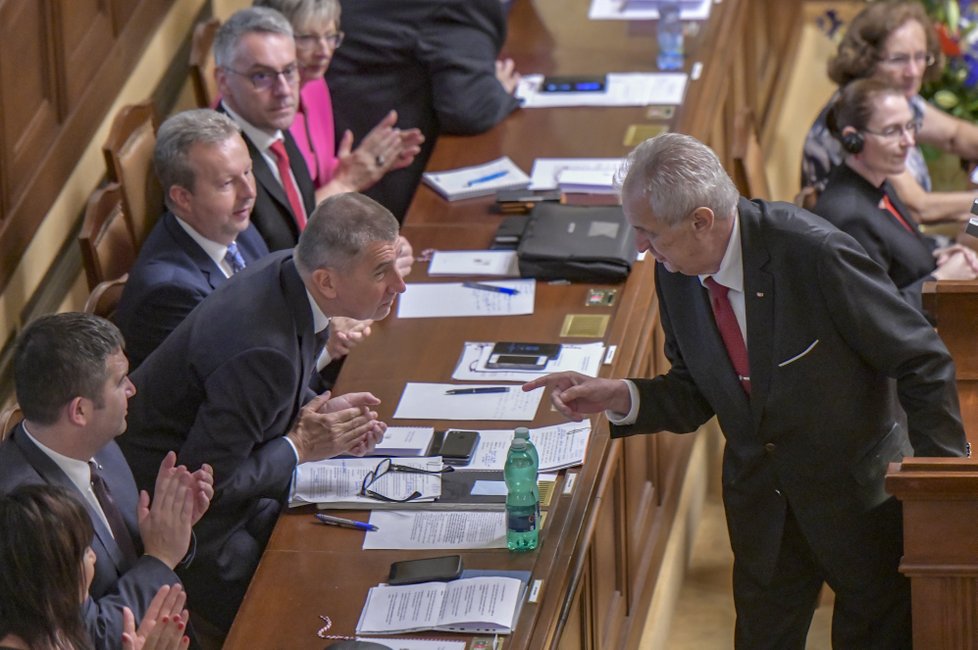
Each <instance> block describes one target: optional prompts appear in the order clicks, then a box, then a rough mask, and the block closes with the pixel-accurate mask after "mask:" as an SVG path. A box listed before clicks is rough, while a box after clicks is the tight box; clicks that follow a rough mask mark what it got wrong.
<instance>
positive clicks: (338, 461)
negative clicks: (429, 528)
mask: <svg viewBox="0 0 978 650" xmlns="http://www.w3.org/2000/svg"><path fill="white" fill-rule="evenodd" d="M391 461H392V462H393V463H395V464H398V465H407V466H409V467H418V468H421V469H425V470H428V471H436V470H438V469H440V468H441V467H442V466H443V464H442V459H441V456H428V457H422V458H392V459H391ZM378 462H380V461H379V460H378V459H377V458H329V459H326V460H320V461H316V462H312V463H302V464H301V465H299V466H297V467H296V468H295V480H294V481H293V487H292V497H291V499H290V500H289V505H291V506H296V505H302V504H304V503H344V504H350V503H354V504H359V503H362V504H363V505H364V508H369V507H371V506H372V505H374V504H376V503H377V500H376V499H372V498H370V497H365V496H358V495H357V492H359V491H360V486H361V484H362V483H363V478H364V477H365V476H366V475H367V473H368V472H370V471H372V470H373V469H374V468H375V467H377V463H378ZM370 489H371V490H374V491H375V492H378V493H380V494H383V495H384V496H388V497H392V498H404V497H406V496H408V495H409V494H411V493H412V492H414V491H415V490H417V491H418V492H420V493H421V494H422V495H423V497H422V498H421V499H417V501H433V500H434V499H435V498H436V497H439V496H441V475H440V474H414V473H408V472H387V473H386V474H384V475H383V476H381V477H380V478H379V479H377V481H376V482H375V483H373V484H372V485H371V486H370Z"/></svg>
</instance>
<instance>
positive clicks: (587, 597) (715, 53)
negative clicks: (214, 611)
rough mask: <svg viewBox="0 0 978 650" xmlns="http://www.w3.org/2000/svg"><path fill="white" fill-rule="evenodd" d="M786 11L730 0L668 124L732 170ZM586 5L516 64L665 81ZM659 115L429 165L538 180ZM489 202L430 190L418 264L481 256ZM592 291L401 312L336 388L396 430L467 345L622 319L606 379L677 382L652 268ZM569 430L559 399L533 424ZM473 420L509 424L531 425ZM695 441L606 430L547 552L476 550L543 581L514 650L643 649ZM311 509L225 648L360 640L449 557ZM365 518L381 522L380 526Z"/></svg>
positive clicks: (456, 145)
mask: <svg viewBox="0 0 978 650" xmlns="http://www.w3.org/2000/svg"><path fill="white" fill-rule="evenodd" d="M773 4H775V3H768V2H764V1H763V0H724V2H723V3H722V4H719V5H714V6H713V13H712V15H711V17H710V19H709V21H708V22H707V23H706V24H705V25H704V26H703V28H702V29H701V30H700V31H699V33H698V34H697V35H696V36H691V37H690V38H689V39H688V41H687V45H688V46H687V52H688V64H689V65H692V63H693V62H695V61H700V62H702V63H703V73H702V76H701V77H700V79H699V80H698V81H692V82H691V83H690V87H689V90H688V92H687V100H686V102H685V104H684V106H683V107H681V108H680V109H679V110H678V111H677V112H676V116H675V117H674V118H673V120H672V121H671V124H670V126H671V128H673V129H674V130H683V131H686V132H690V133H693V134H694V135H696V136H698V137H700V138H701V139H702V140H704V141H705V142H707V143H709V144H711V146H713V147H714V148H715V149H717V151H718V153H719V154H720V155H721V159H722V160H726V161H728V162H729V160H728V158H727V157H726V153H725V152H726V151H728V150H729V144H728V143H727V142H726V138H727V137H728V134H730V133H732V125H733V117H734V113H735V110H736V108H737V107H739V106H742V105H745V104H746V105H749V106H750V107H751V108H752V109H753V110H754V113H755V115H760V116H764V115H767V114H768V112H769V111H770V110H772V106H774V104H775V102H774V98H775V97H777V94H778V93H777V92H776V83H775V81H774V80H775V79H776V78H777V74H775V72H777V66H776V65H775V64H776V63H777V62H784V61H787V60H788V59H790V56H791V55H792V52H791V50H790V47H789V46H790V45H791V44H792V43H794V42H795V41H794V40H792V36H793V34H794V33H795V30H796V29H797V27H798V26H800V21H799V17H800V0H781V1H780V2H778V3H776V5H777V6H776V7H772V5H773ZM587 5H588V3H587V2H584V1H582V0H578V1H576V2H573V3H571V2H568V1H567V0H538V1H537V2H531V1H529V0H517V2H516V4H515V6H514V8H513V10H512V14H511V16H510V24H511V32H510V40H509V41H508V44H507V52H506V53H507V54H508V55H510V56H513V57H514V58H515V59H516V62H517V66H518V67H519V69H521V70H523V71H526V72H531V71H532V72H536V71H540V72H545V73H554V74H559V73H564V74H569V73H593V72H607V71H618V70H651V69H652V65H653V61H654V60H655V51H654V50H655V46H654V37H653V34H654V24H653V23H641V24H628V23H623V22H589V21H588V20H587V18H586V15H587ZM758 21H760V22H761V23H762V24H761V25H760V26H759V25H758ZM796 23H797V24H796ZM759 52H760V53H763V56H760V55H759ZM772 66H773V67H772ZM772 70H773V71H774V72H772ZM645 116H646V110H645V109H643V108H615V109H590V108H573V109H554V110H523V111H518V112H517V113H515V114H514V115H512V116H510V117H509V118H507V120H505V121H504V122H503V123H502V124H500V125H499V126H498V127H496V128H495V129H493V130H492V131H491V132H489V133H486V134H483V135H480V136H474V137H468V138H458V137H443V138H440V140H439V142H438V145H437V147H436V148H435V151H434V154H433V156H432V158H431V161H430V162H429V169H431V170H441V169H449V168H453V167H458V166H462V165H470V164H475V163H479V162H484V161H485V160H488V159H491V158H495V157H498V156H501V155H509V156H510V157H511V158H512V159H513V160H514V161H516V163H517V164H518V165H520V166H521V167H523V168H524V169H527V170H529V169H530V166H531V164H532V161H533V159H534V158H536V157H544V156H548V157H549V156H609V157H610V156H624V155H625V154H627V152H628V150H629V149H630V147H628V146H626V145H625V144H624V142H623V139H624V135H625V131H626V130H627V127H628V125H630V124H634V123H647V122H649V121H650V120H649V119H647V118H646V117H645ZM728 118H729V119H728ZM728 126H729V127H730V128H728ZM491 207H492V202H491V200H490V199H481V200H480V199H477V200H469V201H460V202H456V203H451V204H450V203H446V202H444V201H443V200H442V199H440V198H439V197H438V196H437V195H436V194H435V193H434V192H432V191H431V190H429V189H428V188H427V187H424V186H422V187H421V188H419V190H418V192H417V194H416V196H415V199H414V202H413V203H412V206H411V209H410V210H409V213H408V217H407V220H406V223H407V226H406V227H405V229H404V233H405V234H406V235H407V236H408V237H409V238H410V240H411V241H412V243H413V244H414V246H415V250H416V251H419V252H420V251H421V250H423V249H425V248H429V247H431V248H436V249H437V248H442V249H447V248H482V247H485V246H486V245H487V244H488V242H489V241H490V239H491V236H492V233H493V232H494V231H495V228H496V226H497V225H498V223H499V221H500V219H501V216H500V215H497V214H494V213H493V212H492V210H491ZM424 272H425V265H424V264H419V265H418V266H416V270H415V271H414V272H413V273H412V275H411V276H410V277H409V278H408V279H409V281H411V282H418V281H425V278H424ZM588 286H592V285H584V284H580V285H548V284H538V286H537V297H536V307H535V312H534V314H532V315H529V316H516V317H507V318H450V319H439V320H433V319H409V320H399V319H397V318H394V317H390V318H388V319H386V320H385V321H383V322H380V323H378V324H377V325H376V326H375V331H374V333H373V335H372V336H371V337H370V338H369V339H368V340H367V341H366V342H364V343H363V344H361V345H360V346H359V347H358V348H357V349H356V350H354V352H353V353H352V354H351V355H350V358H349V359H348V360H347V362H346V364H345V367H344V369H343V371H342V373H341V375H340V378H339V382H338V384H337V392H340V393H342V392H348V391H357V390H369V391H371V392H372V393H374V394H375V395H377V396H378V397H379V398H380V399H381V400H383V404H382V405H381V407H380V408H379V409H378V411H379V413H380V415H381V417H382V418H384V419H385V420H386V421H390V419H389V418H390V415H391V414H392V412H393V410H394V408H395V407H396V404H397V400H398V399H399V397H400V394H401V391H402V390H403V387H404V384H405V382H406V381H408V380H411V381H446V380H447V379H448V378H449V377H450V376H451V372H452V369H453V368H454V364H455V362H456V360H457V357H458V354H459V351H460V350H461V349H462V343H463V342H464V341H467V340H475V341H478V340H506V339H514V340H520V339H536V340H541V341H559V340H561V339H559V331H560V325H561V323H562V322H563V318H564V316H565V315H566V314H568V313H608V314H609V315H610V316H611V324H610V327H609V329H608V331H607V332H606V334H605V336H604V342H605V343H606V344H607V345H615V346H617V352H616V354H615V358H614V362H613V363H612V364H609V365H605V366H603V367H602V370H601V374H602V376H608V377H611V376H615V377H622V376H639V377H641V376H651V375H654V374H657V373H659V372H662V371H663V370H665V369H666V367H667V363H666V361H665V359H664V358H663V356H662V352H661V349H662V336H661V328H660V326H659V321H658V309H657V303H656V296H655V293H654V288H653V282H652V265H651V264H650V263H649V262H643V263H639V264H637V265H636V266H635V269H634V270H633V272H632V274H631V275H630V277H629V278H628V280H627V281H626V282H625V283H623V284H622V285H618V287H619V289H620V291H619V295H618V300H617V302H616V304H615V305H614V306H613V307H610V308H585V306H584V296H585V293H586V290H587V288H588ZM558 421H560V418H559V417H558V416H557V414H556V413H555V412H554V411H552V410H551V409H550V408H549V406H548V402H544V406H542V407H541V408H540V410H539V412H538V414H537V418H536V420H535V421H534V425H543V424H549V423H555V422H558ZM396 423H397V424H399V425H400V424H414V422H411V421H400V420H399V421H397V422H396ZM425 424H428V425H431V424H433V425H434V426H435V427H445V426H448V425H450V424H453V423H449V422H438V421H435V422H431V421H427V422H425ZM471 424H472V426H473V427H475V426H479V425H482V424H485V425H487V426H492V427H496V428H503V427H513V426H517V425H519V424H521V423H517V422H509V423H507V422H496V423H479V422H473V423H471ZM694 443H695V436H694V435H685V436H677V435H672V434H668V433H663V434H659V435H655V436H635V437H632V438H628V439H625V440H619V441H611V440H610V438H609V437H608V430H607V425H606V423H605V422H604V420H603V418H596V422H595V428H594V432H593V434H592V438H591V442H590V445H589V448H588V452H587V461H586V463H585V464H584V465H583V466H582V467H580V468H575V469H574V470H572V473H573V474H574V487H573V489H572V490H570V491H569V492H568V493H567V494H564V493H563V492H562V491H560V490H558V496H556V497H555V499H554V501H553V502H552V504H551V507H550V510H549V513H548V517H547V521H546V525H545V526H544V528H543V530H542V535H541V544H540V547H539V548H538V549H537V550H536V551H534V552H532V553H527V554H511V553H508V552H507V551H505V550H498V551H480V552H467V553H465V562H466V566H468V567H470V568H521V569H528V570H531V571H532V575H533V579H534V580H542V581H543V588H542V591H541V596H540V598H539V600H538V601H537V602H536V603H529V604H526V605H525V606H524V607H523V609H522V610H521V613H520V617H519V620H518V622H517V626H516V629H515V631H514V633H513V634H512V635H511V636H510V637H509V638H508V640H507V646H506V647H507V650H515V649H532V650H537V649H540V648H561V649H574V648H618V647H629V648H635V647H637V644H638V642H639V639H640V636H641V633H642V626H643V623H644V621H645V616H646V613H647V611H648V607H649V604H650V602H651V600H652V596H653V594H654V593H655V592H656V587H657V585H658V583H659V577H660V573H661V572H662V569H663V558H664V556H665V553H666V542H667V541H668V540H669V536H670V532H671V531H672V530H673V527H674V526H675V525H681V524H682V525H684V524H683V522H682V518H683V516H685V513H684V512H683V511H682V510H681V509H680V496H681V494H680V492H681V491H680V487H681V486H682V484H683V480H684V478H685V476H686V473H687V470H688V468H689V464H690V458H691V454H692V450H693V447H694ZM310 513H311V510H310V509H309V508H305V509H300V510H298V511H293V512H289V513H286V514H285V515H283V516H282V517H281V519H280V520H279V523H278V525H277V527H276V529H275V532H274V534H273V536H272V538H271V540H270V542H269V545H268V547H267V550H266V552H265V555H264V556H263V559H262V562H261V565H260V566H259V568H258V571H257V573H256V575H255V578H254V580H253V581H252V584H251V587H250V589H249V591H248V594H247V596H246V598H245V601H244V603H243V605H242V607H241V610H240V611H239V613H238V617H237V619H236V621H235V625H234V627H233V629H232V631H231V635H230V636H229V638H228V642H227V646H226V647H229V648H254V647H289V648H304V647H309V648H321V647H322V646H323V642H322V641H321V640H319V639H317V638H316V637H315V634H314V633H315V630H316V629H317V628H318V627H319V625H320V623H319V619H318V616H319V615H320V614H325V615H328V616H330V618H331V619H332V620H333V623H334V625H333V630H332V631H333V632H335V633H337V634H352V633H353V630H354V627H355V624H356V621H357V619H358V616H359V613H360V608H361V606H362V604H363V602H364V598H365V596H366V593H367V589H368V588H369V587H370V586H373V585H375V584H377V583H378V582H379V581H381V580H383V579H384V577H385V576H386V573H387V570H388V567H389V564H390V562H391V561H392V560H394V559H403V558H405V557H422V556H431V555H439V554H442V553H443V552H442V551H428V552H406V551H391V552H388V551H360V550H359V547H360V544H361V543H362V533H359V532H357V531H351V530H344V529H332V528H328V529H326V528H323V527H319V526H313V525H312V524H311V523H310V521H311V517H310ZM354 516H358V517H361V518H364V519H365V518H366V513H355V515H354ZM677 522H678V523H677ZM459 638H465V637H459Z"/></svg>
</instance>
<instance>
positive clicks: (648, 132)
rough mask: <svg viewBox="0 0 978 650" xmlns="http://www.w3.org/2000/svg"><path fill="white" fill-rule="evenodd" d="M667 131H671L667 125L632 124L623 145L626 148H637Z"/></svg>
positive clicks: (626, 132)
mask: <svg viewBox="0 0 978 650" xmlns="http://www.w3.org/2000/svg"><path fill="white" fill-rule="evenodd" d="M667 131H669V125H667V124H631V125H629V127H628V130H627V131H625V141H624V142H622V144H624V145H625V146H626V147H635V146H638V145H640V144H642V143H643V142H645V141H646V140H648V139H649V138H654V137H655V136H657V135H659V134H660V133H666V132H667Z"/></svg>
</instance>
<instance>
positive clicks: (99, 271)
mask: <svg viewBox="0 0 978 650" xmlns="http://www.w3.org/2000/svg"><path fill="white" fill-rule="evenodd" d="M78 245H79V246H81V252H82V264H83V266H84V267H85V275H86V276H87V278H88V288H89V290H90V291H94V290H95V287H96V286H98V284H99V283H100V282H104V281H106V280H109V279H111V278H118V277H119V276H121V275H122V274H124V273H128V272H129V269H130V268H132V264H133V262H135V261H136V242H135V241H134V240H133V237H132V231H131V230H130V228H129V223H128V221H127V220H126V218H125V212H124V210H123V208H122V188H121V187H120V186H119V184H118V183H109V184H108V185H106V186H105V187H103V188H101V189H98V190H95V192H93V193H92V196H91V198H89V199H88V206H87V207H86V208H85V217H84V220H83V221H82V228H81V232H80V233H79V235H78Z"/></svg>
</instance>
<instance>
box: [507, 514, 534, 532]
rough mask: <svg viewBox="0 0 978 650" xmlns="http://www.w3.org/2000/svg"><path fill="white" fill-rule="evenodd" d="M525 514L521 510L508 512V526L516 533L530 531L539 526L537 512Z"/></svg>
mask: <svg viewBox="0 0 978 650" xmlns="http://www.w3.org/2000/svg"><path fill="white" fill-rule="evenodd" d="M535 510H536V509H535V508H534V511H533V512H530V514H523V513H521V512H510V513H507V518H506V527H507V528H508V529H509V530H510V531H513V532H516V533H529V532H531V531H534V530H536V528H537V516H536V512H535Z"/></svg>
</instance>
